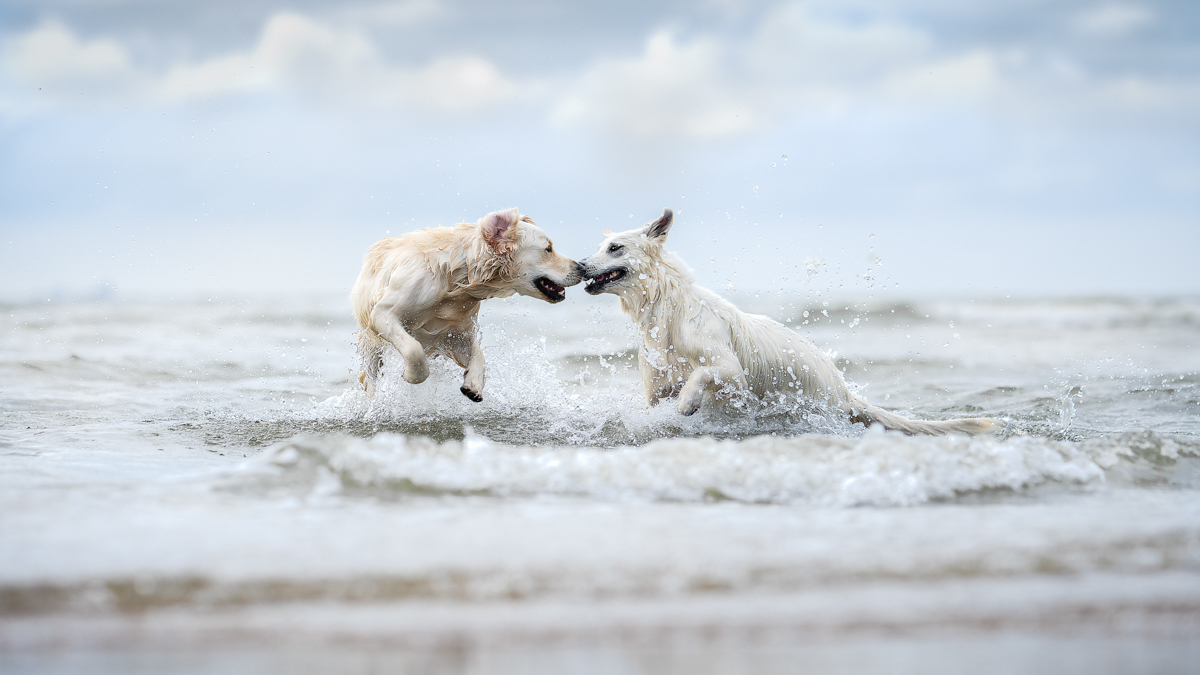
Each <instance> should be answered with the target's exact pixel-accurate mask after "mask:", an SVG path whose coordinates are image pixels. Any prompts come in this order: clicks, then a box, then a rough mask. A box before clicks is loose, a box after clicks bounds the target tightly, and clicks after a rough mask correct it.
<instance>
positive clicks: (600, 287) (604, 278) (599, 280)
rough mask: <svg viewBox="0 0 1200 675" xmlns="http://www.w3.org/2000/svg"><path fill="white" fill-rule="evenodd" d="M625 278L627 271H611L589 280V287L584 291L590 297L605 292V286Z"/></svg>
mask: <svg viewBox="0 0 1200 675" xmlns="http://www.w3.org/2000/svg"><path fill="white" fill-rule="evenodd" d="M624 276H625V270H623V269H615V270H609V271H607V272H605V273H604V274H597V275H596V276H594V277H592V278H591V279H588V280H587V286H586V287H585V288H584V290H585V291H587V292H588V294H590V295H596V294H598V293H601V292H602V291H604V287H605V286H607V285H609V284H611V283H613V282H615V281H619V280H620V279H621V278H622V277H624Z"/></svg>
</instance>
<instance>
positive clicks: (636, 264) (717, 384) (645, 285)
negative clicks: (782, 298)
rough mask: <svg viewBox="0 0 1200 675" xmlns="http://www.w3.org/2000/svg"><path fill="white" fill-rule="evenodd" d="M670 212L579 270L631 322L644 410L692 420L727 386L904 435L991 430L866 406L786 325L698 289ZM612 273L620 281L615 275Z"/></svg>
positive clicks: (979, 422)
mask: <svg viewBox="0 0 1200 675" xmlns="http://www.w3.org/2000/svg"><path fill="white" fill-rule="evenodd" d="M672 221H673V214H672V213H671V210H670V209H667V210H665V211H664V212H663V215H662V217H661V218H659V219H658V220H657V221H655V222H653V223H650V224H649V225H647V226H645V227H643V228H639V229H636V230H630V231H628V232H622V233H620V234H612V233H611V232H609V231H607V230H606V231H605V232H604V234H605V235H606V237H607V238H606V239H605V240H604V242H603V243H602V244H600V249H599V251H598V252H597V253H596V254H595V255H592V256H590V257H588V258H586V259H584V260H582V261H580V263H579V266H580V269H581V270H582V271H583V276H584V278H586V279H588V288H587V292H588V293H590V294H593V295H596V294H599V293H612V294H614V295H616V296H617V297H619V298H620V300H621V309H622V311H624V312H625V314H626V315H628V316H629V318H630V319H632V320H633V324H634V327H635V328H636V330H637V333H638V335H639V336H640V337H641V340H642V347H641V349H640V350H639V351H638V363H639V365H640V367H641V374H642V384H643V386H644V387H645V390H646V398H647V400H648V401H649V403H650V404H651V405H655V404H657V403H658V402H659V401H661V400H663V399H668V398H674V397H678V399H679V402H678V409H679V412H681V413H683V414H684V415H691V414H693V413H695V412H696V411H697V410H699V409H700V407H701V405H702V404H703V403H704V401H705V399H706V398H711V397H713V396H718V395H720V394H721V393H722V392H723V391H724V392H727V391H728V388H729V387H732V388H733V389H736V390H749V391H751V392H753V393H754V394H755V395H756V396H759V397H762V396H763V395H765V394H768V393H770V392H778V391H783V392H797V393H801V394H803V395H804V396H806V397H809V398H811V399H814V400H817V401H821V402H824V403H825V404H826V405H828V406H830V407H831V408H834V409H836V410H840V411H842V412H843V413H844V414H845V415H846V416H847V417H849V418H850V419H851V420H853V421H856V422H863V423H865V424H868V425H870V424H872V423H875V422H878V423H880V424H882V425H883V426H884V427H885V428H888V429H896V430H899V431H903V432H906V433H910V434H917V433H921V434H932V435H941V434H946V433H951V432H956V433H966V434H976V433H982V432H987V431H990V430H992V429H993V428H994V427H995V425H996V422H995V420H991V419H983V418H974V419H955V420H945V421H938V422H925V421H919V420H910V419H906V418H904V417H900V416H899V415H896V414H893V413H890V412H888V411H886V410H883V409H881V408H878V407H876V406H873V405H871V404H870V403H868V402H867V401H866V400H865V399H863V398H862V397H860V396H858V395H856V394H854V393H853V392H851V391H850V390H849V388H848V387H847V386H846V381H845V379H843V377H842V373H841V371H839V370H838V369H837V366H836V365H835V364H834V362H833V360H832V359H831V358H830V357H829V356H828V355H827V354H825V353H824V352H822V351H821V350H820V349H818V348H817V347H816V345H814V344H813V343H811V342H809V341H808V340H806V339H804V338H803V337H801V336H800V335H799V334H798V333H796V332H794V331H792V330H791V329H789V328H788V327H787V326H784V325H783V324H781V323H779V322H778V321H774V320H772V319H769V318H767V317H765V316H758V315H754V314H746V313H744V312H742V311H741V310H739V309H738V308H737V307H734V306H733V305H732V304H731V303H729V302H728V301H726V300H724V299H723V298H721V297H720V296H718V295H716V294H715V293H713V292H711V291H709V290H707V289H704V288H701V287H700V286H698V285H696V281H695V279H694V278H693V276H692V273H691V271H690V270H689V269H688V268H687V266H685V265H684V264H683V261H681V260H680V259H679V258H678V257H677V256H676V255H675V254H673V253H669V252H667V251H666V250H665V249H664V248H663V245H664V244H665V243H666V239H667V232H668V231H669V230H670V228H671V224H672ZM618 275H619V276H618Z"/></svg>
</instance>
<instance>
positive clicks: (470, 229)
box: [350, 209, 580, 401]
mask: <svg viewBox="0 0 1200 675" xmlns="http://www.w3.org/2000/svg"><path fill="white" fill-rule="evenodd" d="M539 280H540V281H541V284H542V285H543V287H545V288H546V290H548V291H550V293H547V292H546V291H544V290H543V288H539ZM546 281H549V284H548V286H547V284H546ZM579 281H580V277H579V272H578V270H577V269H576V264H575V261H573V260H571V259H569V258H566V257H564V256H561V255H559V254H558V253H556V252H555V251H554V250H553V244H552V243H551V242H550V238H549V237H547V236H546V233H545V232H543V231H542V230H541V229H539V228H538V227H537V226H536V225H534V223H533V221H532V220H530V218H529V216H522V215H520V213H518V212H517V210H516V209H507V210H504V211H495V212H493V213H489V214H488V215H486V216H484V217H483V218H480V219H479V222H477V223H460V224H458V225H455V226H454V227H435V228H426V229H421V230H416V231H414V232H409V233H408V234H405V235H402V236H399V237H394V238H391V239H383V240H381V241H379V242H378V243H376V244H375V245H374V246H372V247H371V248H370V250H368V251H367V254H366V256H365V257H364V258H363V267H362V272H360V273H359V275H358V281H357V282H356V283H355V284H354V290H353V291H352V292H351V294H350V302H351V304H353V306H354V315H355V317H356V318H357V319H358V327H359V328H361V329H362V332H361V333H360V337H359V347H360V352H361V353H362V355H363V358H364V360H365V370H364V371H363V372H362V373H361V374H359V376H358V379H359V382H361V383H362V384H363V385H364V386H365V387H366V390H367V393H368V395H373V394H374V392H375V381H376V380H377V379H378V376H379V368H380V367H381V365H382V358H381V357H382V350H383V348H384V346H385V345H389V344H390V345H391V346H393V347H395V348H396V349H397V350H398V351H399V352H400V354H401V356H403V358H404V379H405V380H407V381H408V382H411V383H413V384H419V383H421V382H424V381H425V378H427V377H429V365H428V363H427V362H426V355H427V354H428V355H431V356H432V355H434V354H442V355H444V356H447V357H449V358H452V359H454V361H455V362H456V363H458V365H460V366H462V367H463V368H465V369H466V372H465V373H464V375H463V385H462V393H463V395H464V396H466V397H467V398H470V399H471V400H473V401H481V400H483V385H484V381H485V373H484V368H485V364H484V359H483V351H482V350H480V348H479V340H478V335H477V333H478V330H477V329H478V324H477V317H478V314H479V303H480V302H482V301H483V300H486V299H488V298H503V297H508V296H510V295H513V294H514V293H520V294H521V295H528V296H532V297H535V298H541V299H543V300H546V301H547V302H559V301H561V300H562V298H563V297H565V296H563V295H562V293H563V287H565V286H573V285H575V284H577V283H579ZM552 294H553V295H552Z"/></svg>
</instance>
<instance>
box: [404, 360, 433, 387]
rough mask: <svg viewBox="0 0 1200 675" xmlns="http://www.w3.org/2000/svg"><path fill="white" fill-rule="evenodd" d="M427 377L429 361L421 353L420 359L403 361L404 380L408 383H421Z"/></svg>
mask: <svg viewBox="0 0 1200 675" xmlns="http://www.w3.org/2000/svg"><path fill="white" fill-rule="evenodd" d="M427 379H429V362H428V361H427V360H426V359H425V355H424V354H422V355H421V358H420V359H413V360H412V361H406V362H405V363H404V381H405V382H407V383H409V384H421V383H422V382H424V381H425V380H427Z"/></svg>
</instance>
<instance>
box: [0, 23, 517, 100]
mask: <svg viewBox="0 0 1200 675" xmlns="http://www.w3.org/2000/svg"><path fill="white" fill-rule="evenodd" d="M428 4H429V3H417V5H419V6H415V7H416V9H414V10H413V11H416V10H417V9H421V7H424V6H426V5H428ZM406 6H407V5H406ZM401 9H403V8H401ZM410 9H411V8H410ZM397 11H399V10H397ZM3 59H4V61H3V65H4V68H5V70H7V71H8V72H9V73H11V74H13V75H15V76H16V77H17V78H18V79H20V80H22V81H24V82H27V83H30V84H33V83H39V84H40V83H41V82H43V81H44V82H46V83H47V84H56V85H61V84H69V85H70V89H69V90H64V92H63V93H67V92H68V91H69V93H71V94H72V95H74V94H77V93H79V91H84V90H86V91H87V92H88V93H91V94H98V95H102V96H104V97H108V98H120V99H123V100H150V101H161V102H167V103H179V102H185V101H188V100H193V99H203V98H209V97H212V96H228V95H237V94H245V93H252V92H267V91H270V92H283V93H292V94H298V95H300V96H305V97H308V98H310V99H316V100H320V101H323V102H332V103H335V104H336V103H349V104H352V105H358V104H363V103H367V104H373V105H381V106H385V107H387V106H392V107H400V106H402V107H407V108H410V109H418V110H433V111H470V110H474V109H480V108H485V107H487V106H490V105H496V104H502V103H505V102H509V101H513V100H515V99H516V98H517V97H518V96H519V95H521V94H522V93H528V92H530V91H537V90H538V86H537V85H536V84H530V83H520V82H516V81H514V80H512V79H510V78H508V77H506V76H505V74H504V73H503V72H501V71H500V69H499V68H497V67H496V66H495V65H494V64H492V63H491V62H489V61H487V60H486V59H483V58H481V57H478V56H473V55H469V54H459V55H444V56H440V57H437V58H435V59H433V60H432V61H430V62H429V63H427V64H425V65H424V66H420V67H408V66H401V65H395V64H390V63H387V62H386V61H385V60H384V59H383V58H382V56H381V55H380V54H379V52H378V50H377V49H376V48H375V45H374V43H373V42H372V40H371V39H370V38H369V37H368V36H367V35H366V34H365V33H363V32H362V31H360V30H358V29H357V28H355V27H353V26H346V25H329V24H327V23H323V22H320V21H317V20H314V19H312V18H310V17H307V16H304V15H301V14H296V13H292V12H280V13H277V14H275V15H273V16H272V17H271V18H270V19H269V20H268V21H267V23H266V25H265V26H264V28H263V31H262V34H261V35H260V37H259V40H258V42H257V43H256V44H255V45H254V47H253V48H251V49H250V50H248V51H245V52H237V53H232V54H224V55H220V56H216V57H214V58H210V59H207V60H203V61H199V62H193V63H178V64H175V65H174V66H172V67H170V68H169V69H167V71H166V72H165V73H153V72H151V71H149V70H148V69H144V68H142V69H139V68H137V67H136V66H135V65H134V64H133V63H132V61H131V59H130V57H129V54H128V52H127V51H126V50H125V48H124V47H123V46H122V45H121V44H120V43H118V42H115V41H113V40H94V41H83V40H80V39H79V38H78V37H76V35H75V34H74V33H72V32H71V31H70V30H69V29H67V28H66V27H64V26H62V25H61V24H57V23H48V24H46V25H44V26H42V27H40V28H37V29H35V30H33V31H31V32H29V33H26V34H24V35H20V36H17V37H16V38H15V39H13V40H12V41H11V43H10V44H9V45H6V47H5V49H4V54H3ZM77 90H78V91H77Z"/></svg>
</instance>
